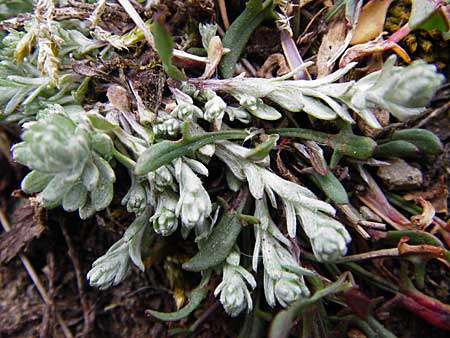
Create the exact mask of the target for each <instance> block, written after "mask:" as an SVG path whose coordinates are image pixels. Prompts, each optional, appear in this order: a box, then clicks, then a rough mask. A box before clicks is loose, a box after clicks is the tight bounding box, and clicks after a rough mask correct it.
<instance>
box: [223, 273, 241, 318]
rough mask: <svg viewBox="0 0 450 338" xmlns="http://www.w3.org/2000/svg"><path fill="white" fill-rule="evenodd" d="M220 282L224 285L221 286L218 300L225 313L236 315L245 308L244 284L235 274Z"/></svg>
mask: <svg viewBox="0 0 450 338" xmlns="http://www.w3.org/2000/svg"><path fill="white" fill-rule="evenodd" d="M222 283H224V285H223V286H222V288H221V294H220V302H221V303H222V305H223V308H224V309H225V312H226V313H228V314H229V315H230V316H231V317H236V316H238V315H239V314H240V313H241V312H242V311H243V310H244V309H246V308H247V301H246V298H245V291H246V290H247V289H246V286H245V284H244V282H243V281H242V280H241V279H240V278H239V276H236V275H234V276H233V277H232V278H230V279H228V280H227V281H224V282H222ZM244 289H245V290H244Z"/></svg>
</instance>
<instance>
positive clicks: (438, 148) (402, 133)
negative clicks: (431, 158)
mask: <svg viewBox="0 0 450 338" xmlns="http://www.w3.org/2000/svg"><path fill="white" fill-rule="evenodd" d="M391 139H392V140H402V141H407V142H409V143H412V144H414V145H415V146H416V147H418V148H419V150H420V151H421V152H423V153H424V154H427V155H437V154H439V153H440V152H442V150H443V149H444V148H443V146H442V143H441V141H440V140H439V138H438V137H437V136H436V135H435V134H434V133H432V132H431V131H429V130H426V129H417V128H410V129H404V130H396V131H395V132H394V133H393V134H392V137H391Z"/></svg>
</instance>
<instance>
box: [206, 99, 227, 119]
mask: <svg viewBox="0 0 450 338" xmlns="http://www.w3.org/2000/svg"><path fill="white" fill-rule="evenodd" d="M225 108H227V104H226V103H225V101H224V100H222V98H221V97H220V96H218V95H216V94H215V93H214V95H211V96H210V98H209V99H208V101H207V102H206V103H205V115H204V119H205V120H206V121H210V122H211V121H213V120H215V119H216V118H218V117H220V115H221V114H223V112H224V111H225Z"/></svg>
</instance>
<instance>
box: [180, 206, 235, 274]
mask: <svg viewBox="0 0 450 338" xmlns="http://www.w3.org/2000/svg"><path fill="white" fill-rule="evenodd" d="M239 216H240V214H239V213H235V212H227V211H226V212H225V213H224V214H223V216H222V218H221V219H220V221H219V223H218V224H217V225H216V226H215V227H214V228H213V230H212V232H211V234H210V235H209V236H208V238H207V239H206V240H205V241H204V243H203V244H202V247H201V249H200V251H199V252H198V253H197V254H196V255H195V256H194V257H192V258H191V259H190V260H189V261H188V262H186V263H184V264H183V269H185V270H188V271H204V270H207V269H209V268H212V267H214V266H217V265H219V264H220V263H222V262H223V261H225V260H226V258H227V257H228V255H229V254H230V252H231V250H232V249H233V245H234V244H235V243H236V239H237V237H238V236H239V233H240V232H241V229H242V225H241V223H240V222H239V219H240V217H239Z"/></svg>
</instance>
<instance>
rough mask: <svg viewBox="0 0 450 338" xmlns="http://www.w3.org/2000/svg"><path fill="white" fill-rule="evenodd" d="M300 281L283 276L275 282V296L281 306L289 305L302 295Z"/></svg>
mask: <svg viewBox="0 0 450 338" xmlns="http://www.w3.org/2000/svg"><path fill="white" fill-rule="evenodd" d="M302 293H303V292H302V288H301V287H300V281H298V280H295V279H288V278H281V279H279V280H277V281H276V282H275V297H276V298H277V300H278V302H279V303H280V305H281V306H283V307H287V306H288V305H289V304H291V303H292V302H294V301H296V300H297V299H298V298H299V297H300V296H301V295H302Z"/></svg>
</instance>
